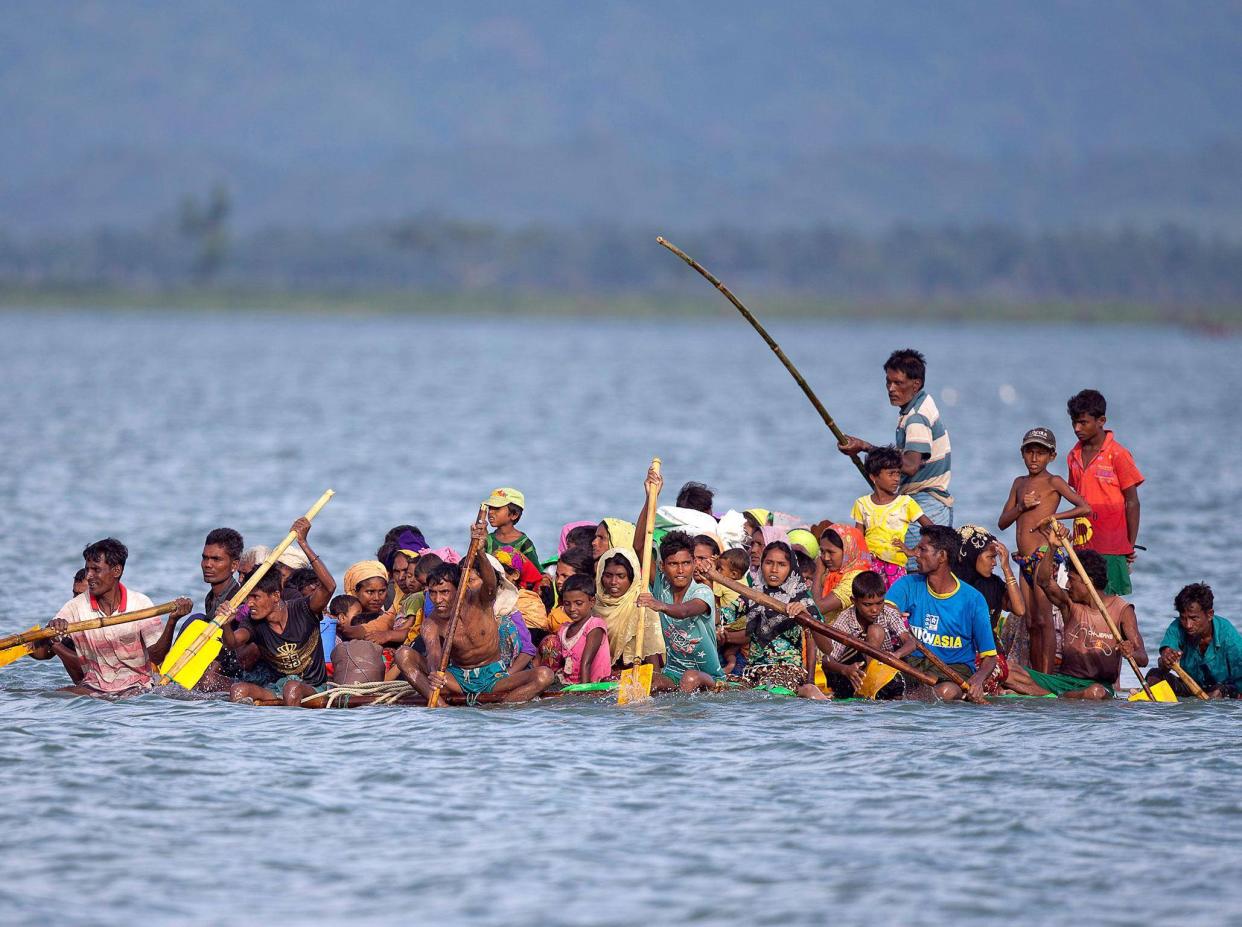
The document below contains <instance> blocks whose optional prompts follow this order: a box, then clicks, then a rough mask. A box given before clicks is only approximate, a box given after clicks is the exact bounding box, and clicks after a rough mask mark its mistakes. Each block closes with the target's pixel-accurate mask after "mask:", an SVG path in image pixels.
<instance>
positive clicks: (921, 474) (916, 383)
mask: <svg viewBox="0 0 1242 927" xmlns="http://www.w3.org/2000/svg"><path fill="white" fill-rule="evenodd" d="M926 376H927V361H926V359H925V358H924V357H923V355H922V354H920V353H919V352H918V351H916V350H914V349H913V348H906V349H905V350H902V351H894V352H893V353H892V354H890V355H889V358H888V360H886V361H885V362H884V379H885V385H886V387H887V389H888V401H889V402H890V403H891V404H892V405H895V406H897V408H898V409H900V412H899V414H898V416H897V440H896V445H897V449H898V450H899V451H901V473H902V479H901V491H902V492H903V493H904V494H905V495H907V496H913V497H914V501H915V502H917V503H918V504H919V507H920V508H922V509H923V513H924V514H925V515H926V516H927V517H928V518H930V519H931V520H932V522H934V523H935V524H937V525H947V526H948V527H950V528H951V527H953V497H952V496H951V495H949V476H950V473H949V467H950V459H951V453H950V448H949V432H948V429H946V428H945V427H944V422H942V421H941V420H940V410H939V409H937V408H936V400H934V399H932V397H931V394H930V393H928V392H927V391H926V390H924V388H923V384H924V382H925V380H926ZM838 450H840V451H841V453H842V454H848V455H851V456H852V455H854V454H859V453H870V452H871V451H873V450H875V445H874V444H870V443H868V442H866V441H864V440H862V439H861V438H855V437H854V436H852V435H847V436H846V441H845V443H844V444H842V445H839V447H838ZM918 541H919V526H918V524H917V523H915V522H912V523H911V525H910V530H909V532H908V533H907V535H906V546H907V547H909V548H911V549H913V548H914V546H915V545H916V544H918Z"/></svg>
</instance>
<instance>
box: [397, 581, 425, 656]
mask: <svg viewBox="0 0 1242 927" xmlns="http://www.w3.org/2000/svg"><path fill="white" fill-rule="evenodd" d="M425 604H426V595H425V594H424V593H422V592H411V593H410V594H409V595H407V596H406V597H405V598H404V599H402V600H401V611H400V613H399V614H400V615H401V617H402V618H410V617H413V619H414V623H413V624H411V625H410V626H409V628H407V629H406V635H405V642H406V643H407V644H412V643H414V641H415V639H416V638H417V637H418V635H419V634H421V633H422V630H423V606H424V605H425Z"/></svg>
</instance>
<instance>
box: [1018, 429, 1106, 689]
mask: <svg viewBox="0 0 1242 927" xmlns="http://www.w3.org/2000/svg"><path fill="white" fill-rule="evenodd" d="M1056 456H1057V439H1056V436H1055V435H1053V433H1052V431H1051V430H1050V429H1048V428H1032V429H1031V430H1030V431H1028V432H1027V433H1026V435H1025V436H1024V437H1023V438H1022V460H1023V462H1024V463H1025V464H1026V472H1027V475H1026V476H1020V477H1018V478H1017V479H1016V480H1014V481H1013V486H1012V487H1011V488H1010V490H1009V498H1008V500H1006V502H1005V510H1004V511H1003V512H1001V517H1000V520H999V521H998V522H997V527H999V528H1000V529H1001V530H1002V531H1004V530H1005V529H1006V528H1008V527H1009V526H1010V525H1012V524H1013V523H1014V522H1017V528H1016V529H1015V538H1014V540H1015V544H1014V547H1015V548H1016V550H1017V553H1015V554H1014V557H1013V559H1014V560H1015V561H1016V562H1017V563H1018V564H1020V565H1021V567H1022V578H1023V579H1024V580H1025V581H1026V584H1027V586H1028V588H1029V592H1028V601H1029V602H1030V603H1031V608H1030V609H1029V611H1028V612H1027V622H1028V625H1029V628H1030V633H1031V666H1032V667H1033V668H1035V669H1037V670H1039V671H1040V672H1041V673H1051V672H1055V670H1056V666H1055V665H1054V664H1055V663H1056V652H1057V640H1056V634H1055V632H1054V630H1053V626H1052V606H1051V605H1050V604H1049V602H1048V597H1047V596H1046V595H1044V592H1043V590H1042V589H1040V588H1039V585H1038V583H1037V582H1036V580H1035V572H1036V570H1037V569H1038V567H1039V562H1040V560H1042V559H1043V558H1044V557H1046V556H1054V555H1053V554H1052V553H1051V552H1050V549H1049V547H1048V545H1047V544H1044V545H1042V546H1041V544H1040V541H1041V538H1042V536H1041V535H1040V534H1039V533H1038V532H1039V526H1040V524H1041V523H1043V522H1044V521H1045V520H1047V518H1048V517H1049V516H1051V515H1055V516H1056V517H1057V518H1059V519H1066V520H1070V521H1072V520H1073V519H1075V518H1078V517H1080V516H1089V515H1090V514H1091V508H1090V507H1089V506H1088V505H1087V504H1086V502H1084V501H1083V498H1082V496H1080V495H1078V493H1076V492H1074V490H1073V489H1071V488H1070V485H1069V483H1067V482H1065V480H1063V479H1061V477H1059V476H1056V475H1055V474H1052V473H1049V472H1048V464H1050V463H1052V461H1054V460H1056ZM1062 497H1064V498H1066V499H1068V500H1069V501H1070V502H1071V503H1072V504H1073V506H1074V507H1073V508H1071V509H1066V510H1065V511H1064V512H1058V511H1057V509H1058V508H1060V505H1061V499H1062ZM1055 556H1058V557H1059V556H1060V555H1059V554H1057V555H1055ZM1056 562H1060V561H1059V560H1057V561H1056Z"/></svg>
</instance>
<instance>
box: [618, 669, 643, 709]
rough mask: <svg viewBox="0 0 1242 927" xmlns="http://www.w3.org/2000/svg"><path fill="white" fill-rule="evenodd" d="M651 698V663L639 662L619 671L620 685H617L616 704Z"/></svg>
mask: <svg viewBox="0 0 1242 927" xmlns="http://www.w3.org/2000/svg"><path fill="white" fill-rule="evenodd" d="M648 698H651V664H650V663H640V664H639V665H638V666H631V667H630V668H629V669H625V670H622V671H621V685H619V686H618V687H617V704H618V705H628V704H629V703H630V702H641V701H642V700H643V699H648Z"/></svg>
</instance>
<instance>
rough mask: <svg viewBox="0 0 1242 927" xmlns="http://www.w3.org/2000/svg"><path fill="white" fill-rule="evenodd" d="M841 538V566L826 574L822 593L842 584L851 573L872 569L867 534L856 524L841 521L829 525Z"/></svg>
mask: <svg viewBox="0 0 1242 927" xmlns="http://www.w3.org/2000/svg"><path fill="white" fill-rule="evenodd" d="M828 527H829V528H831V529H832V530H833V531H835V532H836V533H837V536H838V537H840V538H841V550H842V551H843V553H842V556H841V567H840V568H839V569H836V570H833V571H832V572H831V573H826V574H824V587H823V589H822V590H821V592H822V594H824V595H827V594H828V593H829V592H831V591H832V590H833V589H836V588H837V586H839V585H840V584H841V580H843V579H845V577H846V576H848V575H849V574H850V573H857V572H859V571H860V570H869V569H871V552H870V551H869V550H868V549H867V536H866V535H865V534H863V533H862V531H860V530H859V529H858V528H857V527H856V526H855V525H844V524H841V523H840V522H837V523H834V524H831V525H829V526H828Z"/></svg>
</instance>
